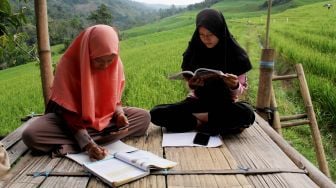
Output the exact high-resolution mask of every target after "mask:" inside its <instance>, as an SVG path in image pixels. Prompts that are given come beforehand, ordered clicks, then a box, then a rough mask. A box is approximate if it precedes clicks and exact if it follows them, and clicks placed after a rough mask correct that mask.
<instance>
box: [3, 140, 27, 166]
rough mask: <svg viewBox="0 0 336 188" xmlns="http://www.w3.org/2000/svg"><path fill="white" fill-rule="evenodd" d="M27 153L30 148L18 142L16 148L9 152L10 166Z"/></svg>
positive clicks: (13, 147)
mask: <svg viewBox="0 0 336 188" xmlns="http://www.w3.org/2000/svg"><path fill="white" fill-rule="evenodd" d="M27 151H28V147H27V146H26V145H25V144H24V143H23V141H19V142H17V143H16V144H15V145H14V146H12V147H11V148H10V149H9V150H7V153H8V157H9V162H10V164H11V165H13V163H14V162H15V161H16V160H17V159H18V158H20V157H21V156H22V155H23V154H24V153H25V152H27Z"/></svg>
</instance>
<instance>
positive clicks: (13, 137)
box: [1, 117, 36, 150]
mask: <svg viewBox="0 0 336 188" xmlns="http://www.w3.org/2000/svg"><path fill="white" fill-rule="evenodd" d="M34 119H36V117H33V118H31V119H29V120H28V121H27V122H25V123H23V124H22V125H21V126H20V127H19V128H17V129H16V130H15V131H14V132H11V133H10V134H8V135H7V136H6V137H5V138H3V139H2V140H1V142H2V143H3V145H4V147H5V148H6V149H7V150H8V149H9V148H10V147H12V146H13V145H14V144H15V143H16V142H18V141H20V140H21V135H22V132H23V130H24V129H25V128H26V127H27V126H28V125H29V124H30V123H31V122H32V121H34Z"/></svg>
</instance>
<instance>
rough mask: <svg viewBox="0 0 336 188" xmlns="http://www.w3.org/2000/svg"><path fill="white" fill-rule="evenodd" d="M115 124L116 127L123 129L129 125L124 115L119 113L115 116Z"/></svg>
mask: <svg viewBox="0 0 336 188" xmlns="http://www.w3.org/2000/svg"><path fill="white" fill-rule="evenodd" d="M115 118H116V119H115V122H116V125H117V127H124V126H127V125H128V124H129V122H128V119H127V117H126V115H125V114H124V113H119V114H117V115H116V116H115Z"/></svg>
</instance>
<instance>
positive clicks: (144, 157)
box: [115, 150, 177, 170]
mask: <svg viewBox="0 0 336 188" xmlns="http://www.w3.org/2000/svg"><path fill="white" fill-rule="evenodd" d="M115 157H116V158H118V159H120V160H122V161H125V162H127V163H129V164H132V165H134V166H137V167H139V168H141V169H144V170H148V169H154V168H158V169H166V168H172V167H174V166H175V165H177V163H176V162H173V161H169V160H167V159H164V158H162V157H159V156H157V155H155V154H153V153H151V152H148V151H144V150H137V151H134V152H128V153H124V152H121V153H116V154H115Z"/></svg>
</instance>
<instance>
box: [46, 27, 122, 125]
mask: <svg viewBox="0 0 336 188" xmlns="http://www.w3.org/2000/svg"><path fill="white" fill-rule="evenodd" d="M110 54H116V55H117V57H118V58H115V59H116V60H115V62H113V63H112V64H111V65H109V66H108V67H107V68H106V69H104V70H94V69H91V62H90V59H94V58H97V57H101V56H105V55H110ZM124 84H125V76H124V71H123V65H122V62H121V60H120V57H119V40H118V35H117V33H116V32H115V30H114V29H113V28H112V27H110V26H107V25H95V26H92V27H89V28H87V29H86V30H84V31H83V32H81V33H80V34H79V36H77V38H76V39H75V40H74V41H73V42H72V44H71V45H70V47H69V48H68V49H67V50H66V51H65V53H64V55H63V56H62V58H61V60H60V62H59V64H58V65H57V69H56V75H55V79H54V83H53V87H52V88H51V97H50V99H51V100H53V101H55V102H56V103H57V104H59V105H61V106H62V107H64V108H65V109H67V110H69V111H72V112H75V113H77V114H78V115H79V116H81V118H82V121H83V123H85V124H89V125H90V127H92V128H94V129H96V130H98V131H100V130H102V129H104V128H105V127H107V125H108V124H109V122H110V120H111V119H112V116H113V113H114V112H115V110H116V106H117V105H121V97H122V91H123V89H124Z"/></svg>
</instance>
